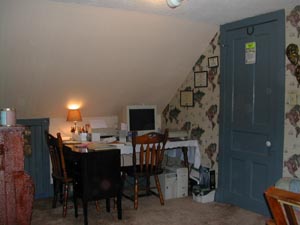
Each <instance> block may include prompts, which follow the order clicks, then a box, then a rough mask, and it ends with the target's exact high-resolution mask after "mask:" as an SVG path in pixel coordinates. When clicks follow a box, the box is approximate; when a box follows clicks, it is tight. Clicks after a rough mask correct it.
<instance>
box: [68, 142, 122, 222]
mask: <svg viewBox="0 0 300 225" xmlns="http://www.w3.org/2000/svg"><path fill="white" fill-rule="evenodd" d="M64 154H65V156H66V162H67V168H68V170H70V171H72V176H73V178H74V203H75V217H78V209H77V208H78V207H77V198H81V199H82V202H83V214H84V224H85V225H87V224H88V202H89V201H97V200H100V199H106V211H107V212H109V211H110V198H117V210H118V219H122V188H123V183H122V179H121V171H120V150H119V149H109V150H101V151H94V152H88V153H79V152H74V151H72V149H71V148H69V147H68V146H64Z"/></svg>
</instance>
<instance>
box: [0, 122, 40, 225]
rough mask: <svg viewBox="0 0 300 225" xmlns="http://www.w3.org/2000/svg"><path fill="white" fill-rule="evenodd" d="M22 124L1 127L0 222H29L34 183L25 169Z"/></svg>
mask: <svg viewBox="0 0 300 225" xmlns="http://www.w3.org/2000/svg"><path fill="white" fill-rule="evenodd" d="M23 131H24V127H22V126H13V127H1V126H0V224H1V225H3V224H5V225H29V224H30V222H31V215H32V206H33V198H34V184H33V181H32V179H31V177H30V176H29V175H28V174H26V173H25V172H24V152H23V146H24V140H23Z"/></svg>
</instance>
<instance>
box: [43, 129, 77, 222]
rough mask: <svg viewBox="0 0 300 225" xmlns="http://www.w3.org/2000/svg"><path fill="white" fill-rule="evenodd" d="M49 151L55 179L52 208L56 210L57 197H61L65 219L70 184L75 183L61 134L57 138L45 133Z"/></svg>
mask: <svg viewBox="0 0 300 225" xmlns="http://www.w3.org/2000/svg"><path fill="white" fill-rule="evenodd" d="M45 135H46V139H47V144H48V149H49V153H50V158H51V164H52V178H53V192H54V193H53V201H52V208H56V203H57V197H58V195H59V196H60V200H61V201H62V203H63V217H65V216H66V215H67V208H68V195H69V184H70V183H72V182H73V179H72V178H71V177H69V176H68V174H67V170H66V165H65V159H64V154H63V142H62V139H61V135H60V133H57V138H55V137H54V136H52V135H51V134H49V133H48V132H46V133H45Z"/></svg>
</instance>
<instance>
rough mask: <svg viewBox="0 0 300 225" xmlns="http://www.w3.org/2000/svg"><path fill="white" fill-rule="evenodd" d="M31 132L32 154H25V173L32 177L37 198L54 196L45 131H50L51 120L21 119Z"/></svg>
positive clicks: (20, 122) (19, 122)
mask: <svg viewBox="0 0 300 225" xmlns="http://www.w3.org/2000/svg"><path fill="white" fill-rule="evenodd" d="M17 123H18V124H22V125H24V126H25V127H26V129H28V130H29V131H30V143H28V144H30V148H31V153H30V154H25V159H24V160H25V165H24V166H25V171H26V172H27V173H28V174H29V175H30V176H31V177H32V179H33V182H34V186H35V198H36V199H39V198H47V197H49V196H52V185H51V183H50V160H49V152H48V147H47V145H46V139H45V131H47V130H49V119H19V120H18V121H17Z"/></svg>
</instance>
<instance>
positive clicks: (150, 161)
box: [123, 130, 168, 209]
mask: <svg viewBox="0 0 300 225" xmlns="http://www.w3.org/2000/svg"><path fill="white" fill-rule="evenodd" d="M167 140H168V130H166V132H165V133H164V134H160V133H156V132H151V133H148V134H145V135H142V136H133V137H132V146H133V153H132V164H133V165H132V166H128V167H125V168H124V170H123V171H124V174H126V175H128V176H130V177H133V178H134V197H133V200H134V208H135V209H137V208H138V195H139V189H140V187H139V179H140V178H142V177H144V178H146V194H147V195H148V194H150V189H151V188H152V187H150V176H154V178H155V184H156V188H157V191H158V195H159V199H160V203H161V205H164V197H163V194H162V192H161V187H160V182H159V179H158V175H159V174H161V173H163V169H162V167H161V164H162V160H163V157H164V151H165V145H166V142H167ZM137 145H139V148H140V149H139V150H138V151H137V149H136V148H137ZM151 193H154V192H151ZM126 197H129V196H126Z"/></svg>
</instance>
